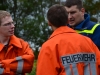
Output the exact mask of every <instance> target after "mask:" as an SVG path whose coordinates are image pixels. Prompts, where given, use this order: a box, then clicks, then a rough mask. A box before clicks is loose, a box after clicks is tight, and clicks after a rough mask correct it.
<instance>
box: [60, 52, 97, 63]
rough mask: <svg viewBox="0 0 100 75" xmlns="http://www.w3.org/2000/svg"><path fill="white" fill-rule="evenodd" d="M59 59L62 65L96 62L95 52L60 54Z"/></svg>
mask: <svg viewBox="0 0 100 75" xmlns="http://www.w3.org/2000/svg"><path fill="white" fill-rule="evenodd" d="M61 61H62V63H63V65H67V64H72V63H79V62H96V57H95V54H93V53H79V54H71V55H67V56H62V57H61Z"/></svg>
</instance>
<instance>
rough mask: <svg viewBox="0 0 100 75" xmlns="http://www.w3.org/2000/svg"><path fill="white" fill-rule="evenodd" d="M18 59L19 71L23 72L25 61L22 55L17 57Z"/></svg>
mask: <svg viewBox="0 0 100 75" xmlns="http://www.w3.org/2000/svg"><path fill="white" fill-rule="evenodd" d="M16 60H17V61H18V66H17V73H22V70H23V63H24V61H23V59H22V57H21V56H19V57H16Z"/></svg>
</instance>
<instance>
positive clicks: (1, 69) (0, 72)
mask: <svg viewBox="0 0 100 75" xmlns="http://www.w3.org/2000/svg"><path fill="white" fill-rule="evenodd" d="M1 67H2V65H1V64H0V74H3V71H4V68H1Z"/></svg>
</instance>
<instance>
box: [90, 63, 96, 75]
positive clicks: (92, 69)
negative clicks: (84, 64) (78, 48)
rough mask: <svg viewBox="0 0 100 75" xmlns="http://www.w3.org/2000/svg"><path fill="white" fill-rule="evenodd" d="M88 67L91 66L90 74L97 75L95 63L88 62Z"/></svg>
mask: <svg viewBox="0 0 100 75" xmlns="http://www.w3.org/2000/svg"><path fill="white" fill-rule="evenodd" d="M94 67H95V68H94ZM90 68H91V73H92V75H97V71H96V64H95V63H90Z"/></svg>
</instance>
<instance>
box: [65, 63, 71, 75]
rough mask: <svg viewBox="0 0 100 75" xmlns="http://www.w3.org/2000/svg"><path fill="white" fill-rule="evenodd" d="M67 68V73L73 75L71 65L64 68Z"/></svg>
mask: <svg viewBox="0 0 100 75" xmlns="http://www.w3.org/2000/svg"><path fill="white" fill-rule="evenodd" d="M64 67H65V72H66V74H67V75H72V72H71V69H70V65H67V66H64Z"/></svg>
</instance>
